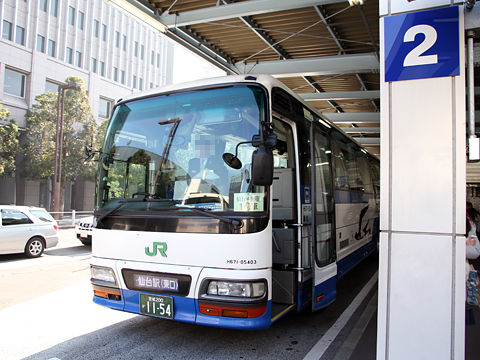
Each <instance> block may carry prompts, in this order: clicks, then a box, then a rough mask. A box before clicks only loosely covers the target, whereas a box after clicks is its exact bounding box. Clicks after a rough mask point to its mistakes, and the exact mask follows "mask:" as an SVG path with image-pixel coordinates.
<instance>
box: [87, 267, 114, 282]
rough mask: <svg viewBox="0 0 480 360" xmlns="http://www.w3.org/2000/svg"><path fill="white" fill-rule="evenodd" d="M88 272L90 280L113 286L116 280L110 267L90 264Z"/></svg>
mask: <svg viewBox="0 0 480 360" xmlns="http://www.w3.org/2000/svg"><path fill="white" fill-rule="evenodd" d="M90 273H91V276H92V279H91V281H93V282H98V283H101V284H104V285H112V286H115V285H116V284H117V281H116V279H115V274H114V273H113V270H112V269H110V268H105V267H99V266H90Z"/></svg>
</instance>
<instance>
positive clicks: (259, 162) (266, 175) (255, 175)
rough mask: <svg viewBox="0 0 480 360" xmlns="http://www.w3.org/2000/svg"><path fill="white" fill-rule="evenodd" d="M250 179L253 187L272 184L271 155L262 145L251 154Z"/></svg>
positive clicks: (268, 149) (267, 148)
mask: <svg viewBox="0 0 480 360" xmlns="http://www.w3.org/2000/svg"><path fill="white" fill-rule="evenodd" d="M251 179H252V184H253V185H264V186H270V185H272V183H273V153H272V151H271V150H270V148H269V147H267V146H265V145H264V144H262V145H260V146H259V147H258V149H257V150H255V151H254V152H253V154H252V174H251Z"/></svg>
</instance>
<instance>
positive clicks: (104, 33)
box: [102, 24, 107, 41]
mask: <svg viewBox="0 0 480 360" xmlns="http://www.w3.org/2000/svg"><path fill="white" fill-rule="evenodd" d="M102 40H103V41H107V25H105V24H102Z"/></svg>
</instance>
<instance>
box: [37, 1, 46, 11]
mask: <svg viewBox="0 0 480 360" xmlns="http://www.w3.org/2000/svg"><path fill="white" fill-rule="evenodd" d="M38 4H39V5H38V8H39V9H40V10H42V11H47V0H40V2H39V3H38Z"/></svg>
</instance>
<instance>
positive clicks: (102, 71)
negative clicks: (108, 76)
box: [99, 61, 105, 76]
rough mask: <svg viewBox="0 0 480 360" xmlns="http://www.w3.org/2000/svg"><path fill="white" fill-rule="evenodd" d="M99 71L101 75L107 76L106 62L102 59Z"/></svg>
mask: <svg viewBox="0 0 480 360" xmlns="http://www.w3.org/2000/svg"><path fill="white" fill-rule="evenodd" d="M99 73H100V75H102V76H105V63H104V62H103V61H100V69H99Z"/></svg>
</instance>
